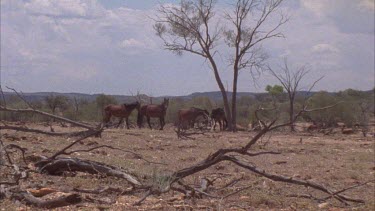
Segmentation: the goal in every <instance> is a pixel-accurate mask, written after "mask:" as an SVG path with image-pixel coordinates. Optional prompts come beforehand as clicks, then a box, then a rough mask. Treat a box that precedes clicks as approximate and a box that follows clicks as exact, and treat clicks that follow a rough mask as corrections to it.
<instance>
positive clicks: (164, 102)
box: [162, 98, 169, 109]
mask: <svg viewBox="0 0 375 211" xmlns="http://www.w3.org/2000/svg"><path fill="white" fill-rule="evenodd" d="M162 105H163V106H164V108H165V109H167V108H168V105H169V98H164V101H163V103H162Z"/></svg>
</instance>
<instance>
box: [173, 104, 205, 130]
mask: <svg viewBox="0 0 375 211" xmlns="http://www.w3.org/2000/svg"><path fill="white" fill-rule="evenodd" d="M208 115H209V113H208V111H207V110H204V109H200V108H195V107H191V108H188V109H180V110H178V134H180V130H181V127H185V126H186V125H191V123H193V124H194V121H195V119H196V118H197V117H199V116H203V117H206V118H207V119H208V117H209V116H208Z"/></svg>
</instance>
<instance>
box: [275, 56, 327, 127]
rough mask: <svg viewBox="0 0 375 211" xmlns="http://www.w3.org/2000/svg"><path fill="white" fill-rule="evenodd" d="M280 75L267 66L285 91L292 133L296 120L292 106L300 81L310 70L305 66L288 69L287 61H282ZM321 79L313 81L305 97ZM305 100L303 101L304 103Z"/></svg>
mask: <svg viewBox="0 0 375 211" xmlns="http://www.w3.org/2000/svg"><path fill="white" fill-rule="evenodd" d="M280 69H281V71H280V72H281V73H278V72H277V71H275V70H274V69H272V68H271V67H270V66H268V70H269V72H270V73H271V75H273V76H274V77H275V78H277V80H278V81H279V82H280V83H281V85H282V86H283V87H284V89H285V91H286V92H287V93H288V98H289V122H290V130H291V131H292V132H293V131H295V129H294V122H295V120H296V118H295V114H294V104H295V99H296V94H297V92H298V91H301V90H300V89H301V87H300V86H301V84H300V82H301V80H302V79H303V78H304V77H305V76H306V75H307V74H308V73H309V72H310V69H308V67H307V66H306V65H304V66H301V67H298V68H297V69H296V70H291V69H289V66H288V61H287V59H286V58H285V59H284V66H283V67H281V68H280ZM322 78H323V77H320V78H319V79H318V80H316V81H314V83H313V84H312V85H311V86H310V88H309V90H308V93H307V96H308V95H309V93H310V92H311V90H312V88H313V87H314V86H315V84H316V83H317V82H318V81H320V80H321V79H322ZM306 100H307V98H306V99H305V101H306Z"/></svg>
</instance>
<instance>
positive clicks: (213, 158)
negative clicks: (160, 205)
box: [136, 104, 364, 205]
mask: <svg viewBox="0 0 375 211" xmlns="http://www.w3.org/2000/svg"><path fill="white" fill-rule="evenodd" d="M334 106H336V104H335V105H331V106H327V107H324V108H317V109H307V106H304V107H303V109H301V110H300V111H299V112H298V113H297V114H296V115H295V116H294V119H293V120H292V121H295V119H297V118H298V117H299V116H300V115H302V114H303V113H306V112H313V111H319V110H324V109H329V108H332V107H334ZM264 110H266V109H262V108H260V109H258V110H257V111H256V113H255V115H256V117H257V118H258V120H259V122H260V123H261V124H262V126H263V129H262V130H261V131H260V132H258V133H257V134H256V135H255V136H254V137H253V138H252V139H250V141H249V142H248V143H247V144H246V145H245V146H242V147H238V148H224V149H219V150H217V151H216V152H214V153H212V154H210V155H209V156H208V157H207V158H206V159H204V160H202V161H201V162H199V163H197V164H195V165H192V166H190V167H187V168H183V169H180V170H177V171H175V172H174V173H172V174H170V175H169V176H168V178H169V179H167V181H168V182H166V183H165V184H164V185H163V186H161V187H159V188H157V189H155V188H154V187H148V189H147V192H146V193H145V195H144V197H142V198H141V200H140V201H139V202H138V203H136V205H139V204H140V203H141V202H142V201H144V200H145V199H146V198H147V197H148V196H150V195H152V194H162V193H166V192H168V191H169V190H178V191H180V192H184V191H185V193H186V194H187V193H189V192H190V191H191V190H196V189H194V188H191V187H186V185H181V181H182V179H183V178H185V177H188V176H191V175H194V174H196V173H198V172H200V171H203V170H205V169H207V168H210V167H212V166H214V165H215V164H218V163H220V162H222V161H229V162H231V163H233V164H235V165H237V166H239V167H242V168H244V169H247V170H249V171H251V172H253V173H255V174H258V175H260V176H263V177H266V178H268V179H271V180H273V181H279V182H286V183H291V184H295V185H301V186H306V187H310V188H313V189H316V190H319V191H322V192H324V193H326V194H328V195H329V196H328V197H326V198H325V200H327V199H329V198H335V199H337V200H338V201H340V202H342V203H344V204H345V205H349V202H355V203H364V201H363V200H361V199H353V198H350V197H348V196H345V195H343V194H342V193H343V192H344V191H346V190H347V188H345V189H343V190H339V191H336V190H334V189H331V188H328V187H325V186H323V185H321V184H318V183H315V182H311V181H307V180H301V179H298V178H293V177H290V176H283V175H277V174H272V173H268V172H266V171H265V170H263V169H261V168H259V167H257V166H256V165H254V164H252V163H249V162H246V161H244V160H243V159H241V158H243V157H245V158H251V157H254V156H261V155H264V154H277V152H253V151H251V148H252V147H253V146H254V145H255V144H256V143H257V142H258V141H259V140H260V139H261V138H262V137H263V136H264V135H265V134H267V133H269V132H271V131H273V130H275V129H278V128H281V127H285V126H289V125H290V124H291V123H290V122H287V123H282V124H276V122H277V118H276V119H274V120H272V121H271V122H269V123H266V122H265V121H264V120H262V119H260V118H259V115H258V113H259V112H261V111H264ZM176 185H177V187H176ZM178 186H180V187H178Z"/></svg>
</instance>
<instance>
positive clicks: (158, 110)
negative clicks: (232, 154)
mask: <svg viewBox="0 0 375 211" xmlns="http://www.w3.org/2000/svg"><path fill="white" fill-rule="evenodd" d="M168 105H169V99H168V98H164V100H163V102H162V103H161V104H158V105H157V104H148V105H141V104H140V103H139V102H138V101H136V102H134V103H130V104H121V105H112V104H111V105H107V106H106V107H105V108H104V111H103V124H104V125H105V126H108V123H109V122H110V119H111V117H112V116H114V117H118V118H120V121H119V122H118V124H117V127H119V126H120V125H121V124H122V123H123V121H124V119H125V122H126V127H127V128H128V129H129V128H130V127H129V116H130V114H131V113H132V111H133V110H135V109H136V110H137V111H138V115H137V125H138V127H139V128H142V127H143V119H144V117H146V119H147V123H148V126H149V127H150V129H152V126H151V122H150V120H151V118H159V121H160V130H163V128H164V125H165V115H166V113H167V108H168ZM177 116H178V118H177V119H178V122H177V127H178V132H180V130H184V129H186V128H188V127H191V126H194V123H195V121H196V120H197V119H198V118H199V117H203V118H204V119H205V120H206V122H211V123H212V126H213V130H215V129H216V124H217V123H219V127H220V130H225V129H226V127H227V125H228V122H227V119H226V117H225V112H224V109H223V108H216V109H213V110H212V111H211V115H210V114H209V112H208V111H207V110H205V109H200V108H196V107H191V108H187V109H180V110H178V113H177ZM210 120H211V121H210Z"/></svg>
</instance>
